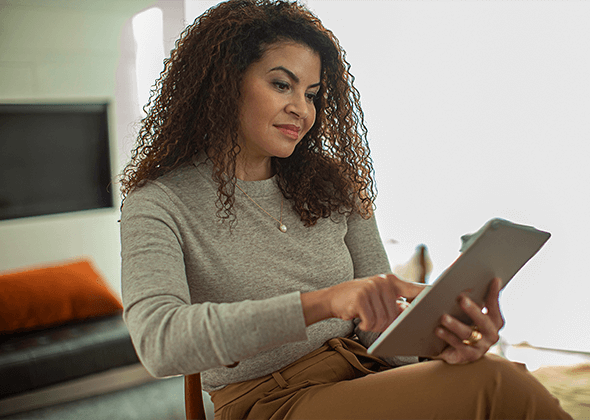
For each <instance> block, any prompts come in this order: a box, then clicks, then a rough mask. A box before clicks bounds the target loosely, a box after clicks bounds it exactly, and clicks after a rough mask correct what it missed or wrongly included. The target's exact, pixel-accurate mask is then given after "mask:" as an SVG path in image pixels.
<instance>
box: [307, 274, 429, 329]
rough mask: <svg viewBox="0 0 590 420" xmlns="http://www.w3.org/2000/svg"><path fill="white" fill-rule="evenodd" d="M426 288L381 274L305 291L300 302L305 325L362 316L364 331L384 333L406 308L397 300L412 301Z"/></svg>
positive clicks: (361, 325) (361, 324) (391, 275)
mask: <svg viewBox="0 0 590 420" xmlns="http://www.w3.org/2000/svg"><path fill="white" fill-rule="evenodd" d="M426 287H428V286H426V285H424V284H420V283H413V282H408V281H404V280H401V279H399V278H397V277H396V276H394V275H393V274H381V275H378V276H372V277H367V278H364V279H356V280H351V281H347V282H345V283H340V284H337V285H335V286H332V287H328V288H326V289H321V290H316V291H314V292H308V293H302V294H301V303H302V305H303V314H304V317H305V322H306V325H311V324H314V323H316V322H318V321H321V320H323V319H327V318H340V319H343V320H345V321H349V320H352V319H353V318H359V319H360V320H361V322H360V324H359V328H360V329H361V330H364V331H374V332H383V331H385V329H387V327H388V326H389V324H391V323H392V322H393V321H394V320H395V318H397V316H398V315H399V314H400V313H401V311H402V310H403V309H402V308H403V306H400V305H399V304H398V303H397V300H398V299H399V298H400V297H404V298H406V299H407V300H408V301H412V300H413V299H414V298H415V297H416V296H418V294H419V293H420V292H421V291H422V290H424V289H425V288H426Z"/></svg>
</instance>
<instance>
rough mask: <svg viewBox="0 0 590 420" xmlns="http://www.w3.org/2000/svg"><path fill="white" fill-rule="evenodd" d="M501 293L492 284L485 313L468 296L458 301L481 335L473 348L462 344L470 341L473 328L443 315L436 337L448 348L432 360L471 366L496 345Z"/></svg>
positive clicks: (498, 285)
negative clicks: (470, 364)
mask: <svg viewBox="0 0 590 420" xmlns="http://www.w3.org/2000/svg"><path fill="white" fill-rule="evenodd" d="M500 289H501V282H500V279H497V278H496V279H494V280H492V282H491V285H490V290H489V291H488V295H487V297H486V303H485V307H486V309H487V312H486V313H484V312H483V308H481V307H480V306H479V305H477V304H476V303H475V302H473V301H472V300H471V299H469V298H468V297H467V296H461V298H460V301H459V303H460V305H461V308H462V309H463V311H464V312H465V313H466V314H467V315H469V317H470V318H471V319H472V321H473V325H474V327H477V330H478V331H479V332H480V333H481V339H480V340H478V341H477V342H475V343H473V344H465V343H464V340H467V339H468V338H469V337H471V333H472V331H473V327H470V326H468V325H465V324H464V323H462V322H461V321H459V320H457V319H456V318H453V317H452V316H449V315H444V316H443V317H442V319H441V326H439V327H438V328H437V329H436V335H437V336H438V337H440V338H442V339H443V340H444V341H446V342H447V343H448V344H449V345H448V346H447V347H446V348H445V349H444V350H443V351H442V352H441V354H439V355H438V356H437V357H435V359H441V360H444V361H445V362H447V363H450V364H463V363H469V362H473V361H475V360H478V359H479V358H481V357H482V356H483V355H484V354H485V353H486V352H487V351H488V350H489V348H490V347H491V346H492V345H493V344H495V343H496V342H497V341H498V339H499V335H498V332H499V331H500V330H501V329H502V327H503V326H504V318H503V317H502V313H501V312H500V304H499V302H498V298H499V296H500ZM476 335H477V334H476Z"/></svg>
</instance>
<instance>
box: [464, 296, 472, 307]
mask: <svg viewBox="0 0 590 420" xmlns="http://www.w3.org/2000/svg"><path fill="white" fill-rule="evenodd" d="M463 305H465V307H466V308H469V307H470V306H471V300H470V299H469V298H467V297H464V298H463Z"/></svg>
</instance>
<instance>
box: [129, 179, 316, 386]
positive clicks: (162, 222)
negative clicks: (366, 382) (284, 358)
mask: <svg viewBox="0 0 590 420" xmlns="http://www.w3.org/2000/svg"><path fill="white" fill-rule="evenodd" d="M179 224H180V223H179V221H178V219H177V214H176V213H175V209H174V203H173V202H172V201H171V200H170V199H169V198H168V197H167V195H166V193H165V192H164V191H162V190H161V189H159V188H158V187H157V186H155V185H154V184H148V185H146V186H145V187H142V188H140V189H139V190H137V191H136V192H134V193H133V194H131V195H130V196H128V197H127V198H126V200H125V203H124V207H123V210H122V217H121V256H122V276H121V279H122V280H121V281H122V294H123V304H124V315H123V316H124V319H125V322H126V324H127V326H128V329H129V332H130V335H131V338H132V341H133V344H134V346H135V349H136V351H137V353H138V356H139V358H140V360H141V361H142V363H143V364H144V366H145V367H146V369H147V370H148V371H149V372H150V373H151V374H152V375H154V376H156V377H164V376H170V375H177V374H192V373H196V372H202V371H204V370H207V369H210V368H214V367H219V366H223V365H231V364H233V363H235V362H236V361H240V360H243V359H246V358H248V357H250V356H253V355H255V354H257V353H259V352H261V351H264V350H266V349H270V348H273V347H277V346H279V345H282V344H285V343H289V342H296V341H303V340H306V339H307V335H306V328H305V320H304V317H303V311H302V307H301V300H300V296H299V292H293V293H289V294H285V295H282V296H277V297H274V298H269V299H264V300H258V301H257V300H246V301H242V302H235V303H212V302H205V303H197V304H191V299H190V292H189V287H188V283H187V277H186V270H185V265H184V256H183V251H182V249H183V248H182V242H183V238H182V234H181V230H180V228H179Z"/></svg>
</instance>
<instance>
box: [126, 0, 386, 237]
mask: <svg viewBox="0 0 590 420" xmlns="http://www.w3.org/2000/svg"><path fill="white" fill-rule="evenodd" d="M285 41H287V42H295V43H299V44H302V45H306V46H308V47H310V48H311V49H312V50H314V51H315V52H317V53H318V54H319V56H320V59H321V67H322V70H321V86H320V92H319V95H318V99H317V100H316V101H315V107H316V111H317V117H316V121H315V123H314V125H313V126H312V128H311V129H310V130H309V132H308V133H307V134H306V135H305V137H304V138H303V139H302V140H301V142H300V143H299V144H298V145H297V147H296V148H295V150H294V152H293V153H292V154H291V156H289V157H287V158H276V157H275V158H272V169H273V171H274V172H275V173H276V174H277V177H278V184H279V188H280V189H281V191H282V193H283V195H284V196H285V198H287V199H290V200H292V202H293V203H294V204H293V209H294V210H295V211H296V212H297V213H298V214H299V215H300V216H301V220H302V221H303V222H304V224H305V225H306V226H312V225H314V224H315V223H316V222H317V220H318V219H319V218H323V217H329V216H330V214H332V212H339V213H345V214H350V213H352V212H357V213H359V214H360V215H361V216H363V217H369V216H370V214H371V213H372V210H373V205H374V200H375V187H374V181H373V166H372V161H371V158H370V155H369V147H368V144H367V140H366V137H367V128H366V126H365V123H364V116H363V112H362V109H361V106H360V95H359V93H358V91H357V89H356V88H355V87H354V86H353V81H354V77H353V76H352V74H351V73H350V72H349V69H350V64H349V63H348V62H347V61H346V58H345V52H344V50H343V49H342V48H341V47H340V43H339V42H338V40H337V39H336V37H335V36H334V35H333V34H332V32H331V31H329V30H328V29H326V28H325V27H324V26H323V25H322V23H321V22H320V20H319V19H318V18H317V17H316V16H315V15H314V14H312V13H311V12H310V11H309V10H307V9H306V8H305V7H303V6H302V5H300V4H298V3H297V2H290V1H284V0H280V1H273V0H230V1H227V2H225V3H221V4H219V5H217V6H215V7H213V8H211V9H209V10H208V11H206V12H205V13H204V14H203V15H201V16H200V17H198V18H197V19H196V20H195V22H194V23H193V24H192V25H190V26H188V27H187V28H186V29H185V30H184V31H183V32H182V34H181V36H180V38H179V40H178V41H177V42H176V48H175V49H174V50H173V51H172V54H171V56H170V58H169V59H166V60H165V62H164V64H165V68H164V70H163V71H162V73H161V75H160V78H159V79H158V81H157V82H156V85H155V86H154V88H153V89H152V92H151V96H150V100H149V102H148V104H147V105H146V106H145V107H144V110H145V111H146V113H147V116H146V117H145V118H144V119H143V120H142V122H141V128H140V131H139V135H138V140H137V143H136V145H135V148H134V150H133V152H132V157H131V161H130V162H129V163H128V164H127V166H126V167H125V169H124V170H123V173H122V175H121V192H122V198H123V201H124V199H125V197H126V196H127V195H128V194H130V193H131V192H132V191H133V190H134V189H135V188H136V187H139V186H141V185H143V184H144V183H145V182H147V181H148V180H155V179H157V178H158V177H160V176H162V175H164V174H166V173H168V172H170V171H172V170H174V169H175V168H178V167H179V166H181V165H185V164H188V163H190V162H191V161H192V159H193V157H194V156H195V155H196V154H197V153H200V152H206V153H207V155H208V157H209V158H210V160H211V161H212V162H213V165H214V168H215V169H214V173H213V179H214V180H215V182H216V183H217V184H218V197H219V201H218V209H219V211H218V216H219V217H221V218H223V219H227V218H233V217H234V215H233V213H232V209H233V204H234V192H235V182H234V181H233V179H234V174H235V168H236V157H237V155H238V154H239V152H240V146H239V144H238V134H237V133H238V127H239V114H238V111H239V110H238V99H239V95H240V86H241V82H242V78H243V75H244V72H245V71H246V69H247V68H248V66H250V65H251V64H252V63H254V62H256V61H258V60H260V59H261V57H262V56H263V54H264V52H265V51H266V49H267V48H268V47H269V46H270V45H272V44H273V43H277V42H285ZM228 177H229V178H228Z"/></svg>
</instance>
